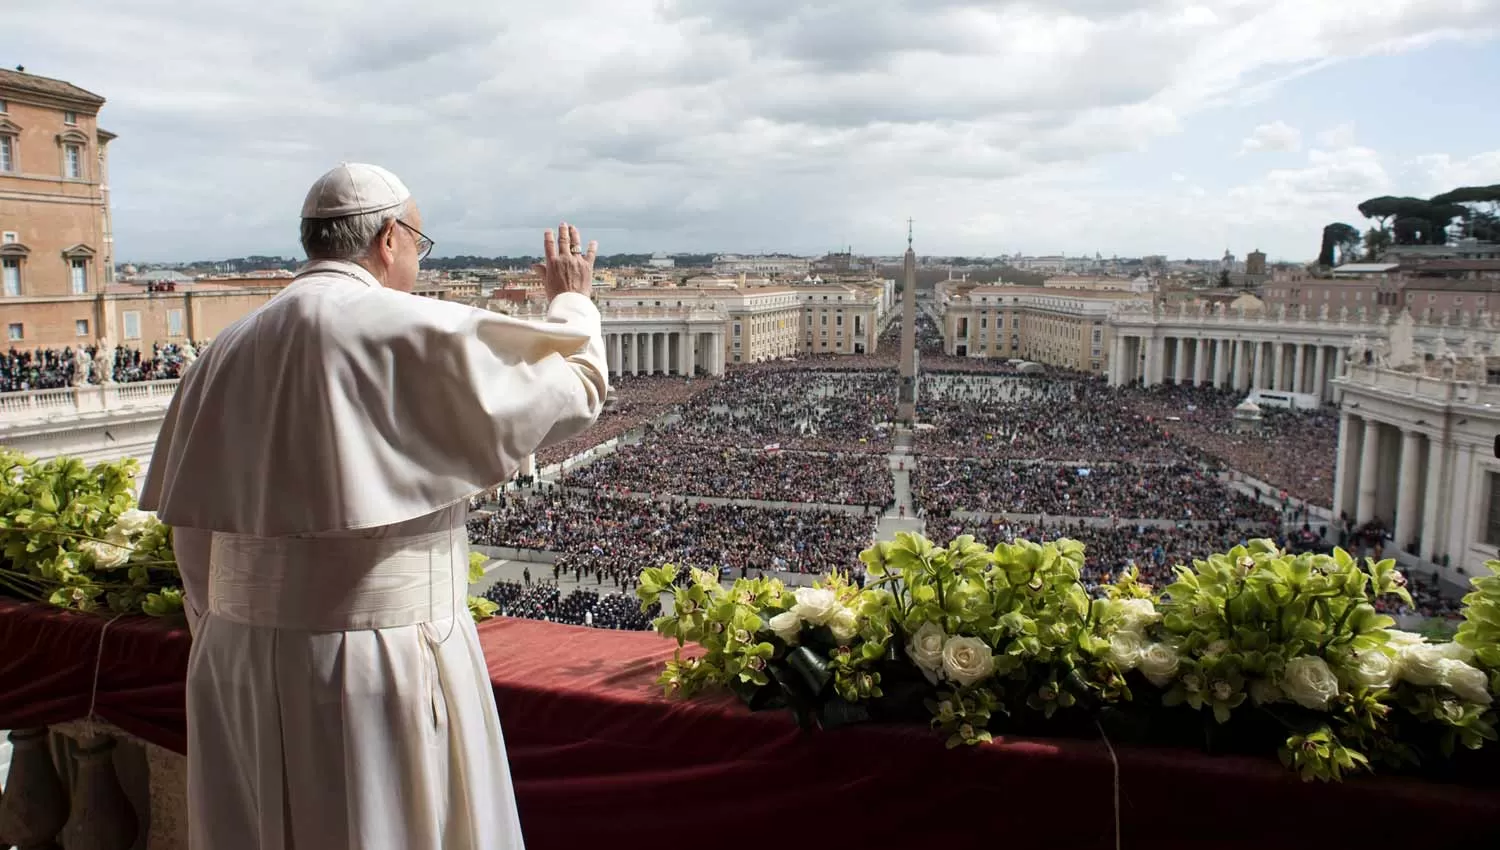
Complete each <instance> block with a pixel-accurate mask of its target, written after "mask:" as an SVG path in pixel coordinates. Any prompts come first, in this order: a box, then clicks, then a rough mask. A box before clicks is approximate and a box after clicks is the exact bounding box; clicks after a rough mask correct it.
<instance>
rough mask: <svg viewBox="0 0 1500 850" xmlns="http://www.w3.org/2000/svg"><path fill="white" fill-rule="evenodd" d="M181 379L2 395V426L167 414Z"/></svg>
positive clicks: (0, 394) (0, 402) (0, 415)
mask: <svg viewBox="0 0 1500 850" xmlns="http://www.w3.org/2000/svg"><path fill="white" fill-rule="evenodd" d="M178 383H179V382H178V380H177V379H172V380H166V381H140V382H136V383H128V384H104V385H96V384H89V385H86V386H82V387H64V388H62V389H55V390H28V391H26V392H18V393H0V425H3V426H10V425H26V424H31V423H42V422H47V421H51V420H61V419H77V418H79V417H87V416H90V415H97V414H112V413H119V412H130V411H137V410H139V411H148V410H165V409H166V408H167V405H168V404H170V403H171V401H172V395H173V394H174V393H176V392H177V384H178Z"/></svg>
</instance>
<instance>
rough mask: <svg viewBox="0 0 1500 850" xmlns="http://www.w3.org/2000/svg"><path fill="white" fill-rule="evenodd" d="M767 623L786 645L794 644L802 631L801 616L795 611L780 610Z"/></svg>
mask: <svg viewBox="0 0 1500 850" xmlns="http://www.w3.org/2000/svg"><path fill="white" fill-rule="evenodd" d="M767 625H768V626H770V627H771V631H773V632H775V633H776V636H777V637H779V638H781V640H782V641H783V642H785V643H786V644H787V645H788V646H795V645H796V643H797V637H798V636H799V635H800V634H801V633H802V618H801V617H798V616H797V612H795V611H782V612H781V613H780V614H777V615H776V616H774V617H772V618H771V621H770V622H769V623H767Z"/></svg>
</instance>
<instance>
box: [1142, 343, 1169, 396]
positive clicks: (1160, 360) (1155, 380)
mask: <svg viewBox="0 0 1500 850" xmlns="http://www.w3.org/2000/svg"><path fill="white" fill-rule="evenodd" d="M1149 344H1150V346H1151V347H1150V349H1148V350H1147V352H1146V386H1148V387H1154V386H1157V385H1159V384H1161V383H1162V382H1163V381H1165V380H1166V370H1167V340H1166V338H1165V337H1160V336H1153V337H1152V338H1151V342H1150V343H1149Z"/></svg>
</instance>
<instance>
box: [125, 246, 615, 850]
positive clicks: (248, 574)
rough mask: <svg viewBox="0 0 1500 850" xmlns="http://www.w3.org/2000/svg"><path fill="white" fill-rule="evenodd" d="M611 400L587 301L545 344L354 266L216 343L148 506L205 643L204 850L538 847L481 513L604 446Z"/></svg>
mask: <svg viewBox="0 0 1500 850" xmlns="http://www.w3.org/2000/svg"><path fill="white" fill-rule="evenodd" d="M607 382H608V379H607V369H606V366H605V359H604V344H603V341H602V339H601V338H600V320H599V313H598V311H597V310H596V309H595V307H594V305H593V303H592V302H591V301H590V300H589V299H588V298H586V297H584V296H582V295H577V294H571V293H569V294H563V295H559V296H558V297H557V298H555V299H554V300H553V301H552V304H551V307H550V309H549V313H548V321H546V322H541V323H531V322H523V321H520V320H517V319H512V318H510V317H507V316H503V315H500V314H497V313H492V312H489V311H485V310H480V309H476V308H472V307H468V306H465V305H461V304H454V303H449V302H441V301H434V300H431V299H427V298H421V297H418V296H414V295H410V294H407V293H401V292H396V291H393V290H389V289H385V288H383V287H381V286H380V284H379V283H378V282H377V281H376V280H375V279H374V278H373V277H371V276H370V275H369V274H368V273H367V272H365V270H364V269H362V268H360V267H359V266H357V265H354V264H352V263H343V262H327V261H323V262H317V263H312V264H310V265H309V266H307V267H306V268H305V269H304V270H303V273H302V275H301V276H299V278H298V279H297V280H296V281H294V282H293V283H291V284H290V285H289V286H287V288H286V289H285V290H284V291H283V292H281V293H280V294H278V295H277V296H276V297H275V298H274V299H272V300H271V301H270V302H269V303H267V304H266V305H265V306H264V307H262V308H261V309H259V310H257V311H256V312H254V313H253V314H251V315H249V316H247V317H246V318H245V319H243V320H241V321H240V322H237V323H236V324H234V325H233V326H231V327H230V328H229V329H227V330H225V331H224V332H223V333H222V334H220V335H219V336H218V337H217V338H215V339H214V341H213V344H212V345H211V346H209V348H208V350H207V351H206V352H205V353H204V354H203V356H201V357H199V358H198V360H197V362H195V363H194V364H193V367H192V368H191V369H189V370H188V372H187V374H186V375H185V376H184V378H183V381H182V385H181V387H180V388H179V389H178V392H177V395H176V397H175V398H174V399H173V400H172V406H171V408H170V409H169V410H168V412H167V416H166V420H165V422H164V423H163V425H162V430H161V435H160V437H159V438H158V440H157V444H156V450H155V453H154V454H153V456H152V461H151V465H150V470H149V472H148V474H147V479H146V483H145V486H144V488H143V490H142V495H141V504H142V506H143V507H144V508H146V509H148V510H150V509H154V510H156V511H157V513H158V515H159V516H160V517H161V519H162V521H163V522H166V523H168V524H169V525H171V526H173V527H174V534H175V538H174V540H175V549H176V552H177V559H178V564H179V566H180V567H181V569H182V579H183V586H184V589H185V591H186V593H185V596H186V601H187V608H188V617H189V624H190V625H191V626H192V628H193V632H194V634H193V649H192V656H191V659H190V661H189V666H188V684H187V699H188V789H189V790H188V797H189V815H190V825H189V827H190V836H191V838H190V846H191V847H192V848H194V850H343V849H344V848H360V850H385V849H386V848H389V849H390V850H428V848H430V849H431V850H438V848H442V850H465V848H520V847H521V846H522V841H521V825H520V821H519V819H518V817H517V814H516V804H515V796H514V793H513V791H512V788H511V780H510V770H509V767H508V765H507V763H506V757H505V743H504V740H503V739H502V738H501V734H500V720H499V717H498V715H497V713H496V710H495V698H494V692H493V691H492V690H491V688H490V682H489V676H488V674H487V672H486V669H485V662H484V656H483V654H482V653H481V652H480V648H479V639H478V636H477V634H476V632H475V630H474V624H473V622H472V620H471V619H470V617H469V614H468V608H467V605H466V602H465V600H466V597H467V587H468V584H467V573H468V535H467V530H466V528H465V519H466V515H467V510H468V499H469V497H470V496H472V495H474V494H476V493H479V492H481V491H485V490H489V489H491V488H493V487H494V486H495V485H497V484H500V483H503V482H505V481H507V480H509V479H510V476H511V475H512V474H513V473H514V472H515V471H516V469H517V468H518V466H519V464H520V462H521V460H522V459H523V458H526V457H527V456H528V455H530V454H531V453H532V452H534V451H536V449H537V448H538V447H541V446H544V445H547V444H550V443H552V442H555V441H557V440H562V439H565V438H567V437H569V436H572V435H574V434H576V433H578V432H579V431H581V430H583V429H584V428H586V427H588V426H589V425H590V424H591V423H592V422H593V421H594V419H595V418H596V417H597V416H598V414H599V410H600V409H601V407H602V405H603V402H604V397H605V394H606V392H607V391H608V383H607Z"/></svg>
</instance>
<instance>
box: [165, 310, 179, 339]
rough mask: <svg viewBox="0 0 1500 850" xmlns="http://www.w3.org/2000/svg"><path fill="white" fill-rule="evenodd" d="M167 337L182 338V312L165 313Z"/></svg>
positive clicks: (169, 311)
mask: <svg viewBox="0 0 1500 850" xmlns="http://www.w3.org/2000/svg"><path fill="white" fill-rule="evenodd" d="M167 336H182V311H181V310H168V311H167Z"/></svg>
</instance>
